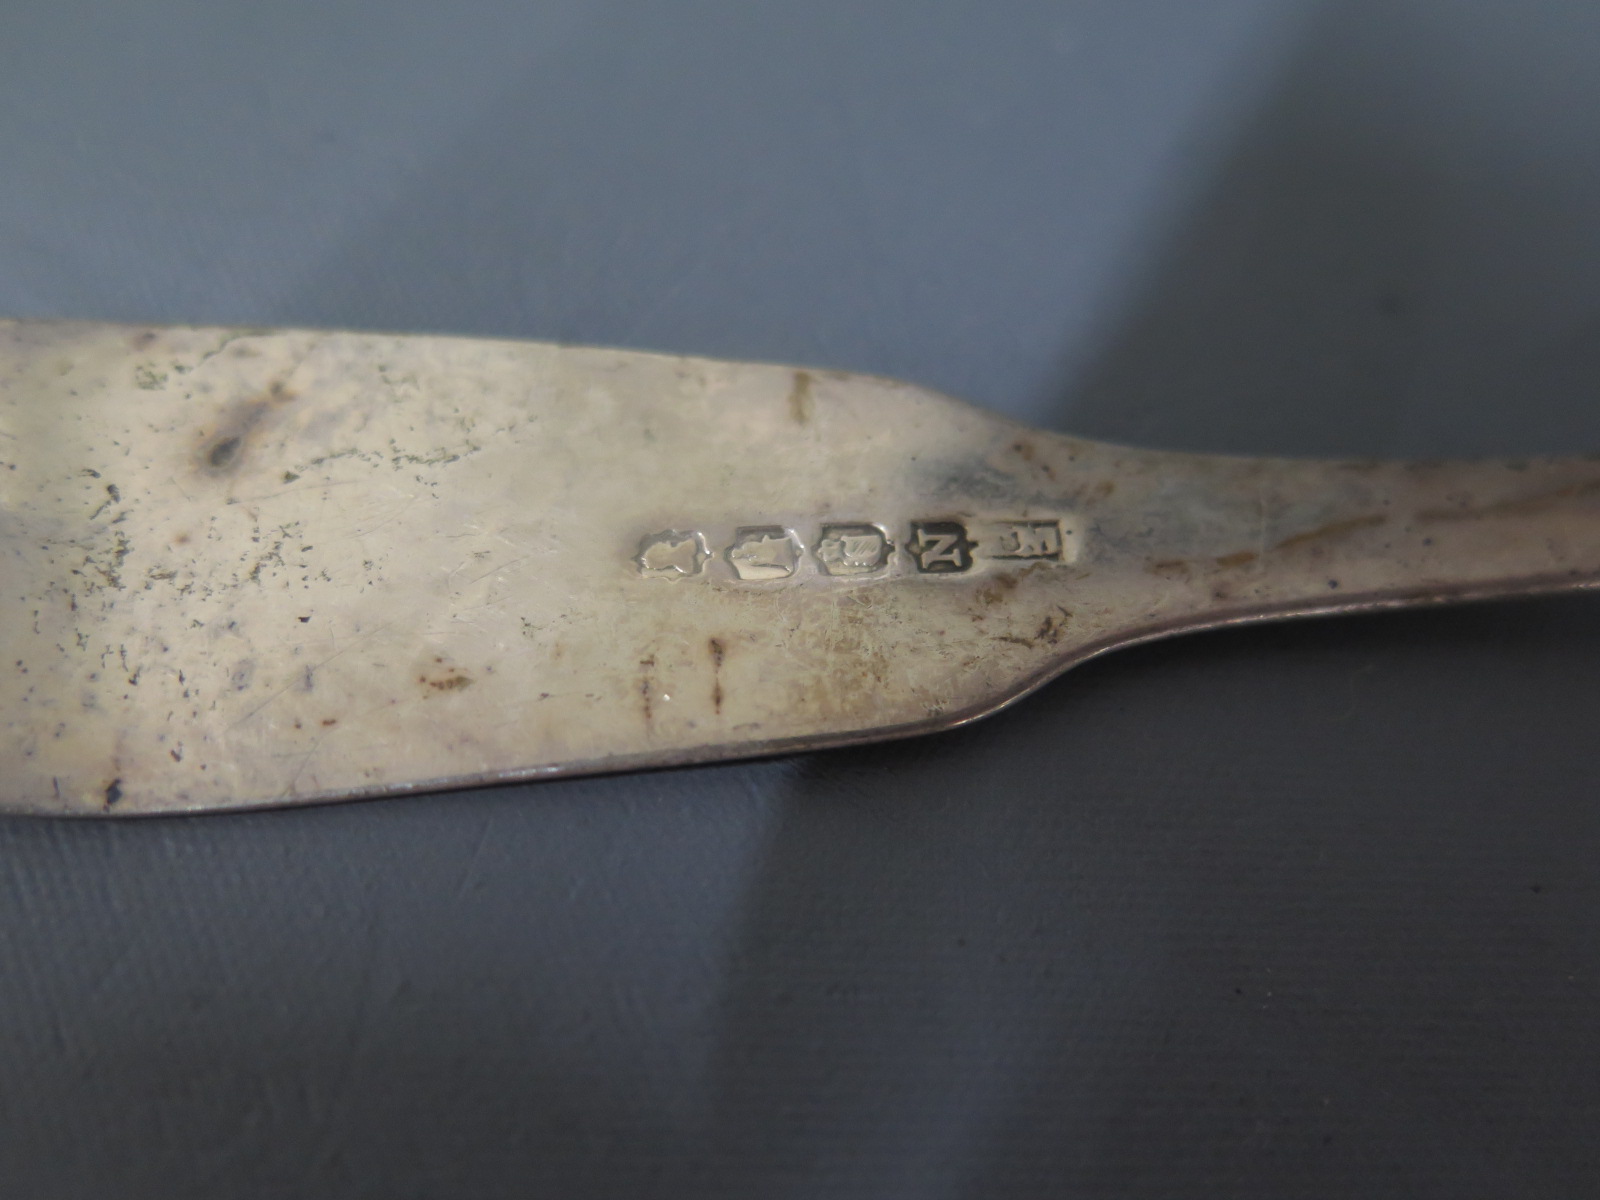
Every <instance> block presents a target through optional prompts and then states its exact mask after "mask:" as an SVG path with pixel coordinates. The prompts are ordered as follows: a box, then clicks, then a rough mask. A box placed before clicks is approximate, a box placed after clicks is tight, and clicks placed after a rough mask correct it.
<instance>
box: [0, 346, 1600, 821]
mask: <svg viewBox="0 0 1600 1200" xmlns="http://www.w3.org/2000/svg"><path fill="white" fill-rule="evenodd" d="M1597 579H1600V463H1597V462H1596V461H1595V460H1593V459H1572V460H1560V461H1520V462H1502V463H1432V464H1429V463H1382V462H1348V463H1337V462H1312V461H1292V460H1250V459H1235V458H1217V457H1202V456H1193V455H1183V454H1169V453H1159V452H1152V451H1144V450H1133V449H1126V448H1122V447H1116V446H1106V445H1099V444H1095V443H1091V442H1085V441H1079V440H1075V439H1072V438H1066V437H1061V436H1058V435H1054V434H1049V433H1042V432H1039V431H1035V430H1031V429H1028V428H1025V427H1023V426H1019V425H1016V424H1014V423H1011V422H1009V421H1006V420H1002V419H1000V418H997V417H994V416H991V415H989V414H987V413H984V412H980V411H978V410H976V409H973V408H971V407H968V406H966V405H963V404H960V403H958V402H956V401H952V400H949V399H946V398H944V397H942V396H938V395H934V394H931V393H929V392H926V391H923V390H921V389H919V388H915V387H911V386H909V385H906V384H903V383H896V382H892V381H888V380H882V379H873V378H866V377H862V376H856V375H844V374H838V373H833V372H827V371H815V370H796V369H792V368H787V367H776V366H764V365H751V364H741V363H726V362H715V361H708V360H704V359H694V358H673V357H666V356H660V355H649V354H638V353H631V352H624V351H613V350H595V349H574V348H568V347H561V346H553V345H544V344H534V343H515V342H497V341H479V340H471V339H465V338H444V337H409V336H408V337H396V336H377V335H369V334H350V333H312V332H296V331H261V330H242V329H139V328H128V327H121V326H108V325H88V324H69V323H48V324H41V323H0V586H3V590H4V601H5V603H4V607H3V608H0V656H3V657H0V768H3V769H0V809H4V810H9V811H13V812H37V813H63V814H71V813H78V814H105V813H112V814H133V813H152V812H176V811H188V810H202V809H227V808H246V807H256V806H262V805H273V804H295V803H304V802H309V801H316V800H332V799H342V798H349V797H357V796H373V795H381V794H385V793H393V792H399V791H406V790H414V789H423V788H442V787H450V786H459V785H462V784H471V783H492V782H497V781H504V780H515V779H527V778H532V777H537V776H541V775H548V774H556V773H574V772H598V771H615V770H623V769H628V768H635V767H647V766H660V765H666V764H675V763H689V762H704V761H709V760H713V759H721V758H730V757H739V756H748V755H756V754H770V753H775V752H780V751H788V750H798V749H805V748H812V747H819V746H830V745H840V744H843V743H848V742H856V741H865V740H871V739H877V738H886V737H897V736H902V735H907V734H914V733H923V732H929V731H932V730H936V729H941V728H946V727H949V726H952V725H956V724H960V723H962V722H964V721H968V720H971V719H973V718H975V717H978V716H982V715H984V714H985V713H989V712H992V711H994V710H995V709H996V708H998V707H1000V706H1002V705H1004V704H1006V703H1008V702H1009V701H1011V700H1014V699H1016V698H1017V697H1018V696H1021V695H1023V694H1024V693H1026V692H1027V691H1029V690H1030V689H1032V688H1034V687H1036V686H1038V685H1039V684H1040V683H1041V682H1043V681H1044V680H1046V679H1049V678H1051V677H1052V676H1054V675H1056V674H1058V673H1059V672H1061V671H1062V670H1064V669H1066V668H1067V667H1069V666H1071V665H1072V664H1074V663H1077V662H1080V661H1082V660H1083V659H1085V658H1087V657H1089V656H1091V655H1094V654H1097V653H1100V652H1102V651H1104V650H1107V649H1111V648H1113V647H1116V646H1119V645H1124V644H1128V643H1130V642H1135V641H1140V640H1145V639H1148V638H1152V637H1159V636H1163V635H1166V634H1171V633H1175V632H1179V631H1182V630H1186V629H1195V628H1200V627H1205V626H1213V625H1220V624H1227V623H1232V622H1238V621H1248V620H1256V619H1262V618H1272V617H1284V616H1291V615H1297V614H1312V613H1330V612H1340V611H1350V610H1359V609H1370V608H1376V607H1383V606H1392V605H1402V604H1414V603H1426V602H1432V601H1444V600H1455V599H1466V598H1472V597H1479V596H1492V595H1505V594H1514V593H1524V592H1531V591H1539V590H1548V589H1556V588H1567V587H1577V586H1583V585H1588V584H1592V583H1594V582H1595V581H1596V580H1597Z"/></svg>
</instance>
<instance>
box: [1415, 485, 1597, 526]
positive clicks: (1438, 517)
mask: <svg viewBox="0 0 1600 1200" xmlns="http://www.w3.org/2000/svg"><path fill="white" fill-rule="evenodd" d="M1597 494H1600V479H1591V480H1589V481H1588V482H1586V483H1574V484H1571V485H1569V486H1567V487H1564V488H1556V489H1555V490H1554V491H1549V492H1540V493H1538V494H1537V495H1533V496H1521V497H1518V498H1517V499H1515V500H1501V501H1498V502H1497V503H1494V504H1482V505H1478V506H1475V507H1473V506H1467V507H1462V508H1430V509H1426V510H1424V511H1422V512H1419V513H1418V514H1417V520H1419V521H1471V520H1475V519H1476V518H1478V517H1531V516H1533V515H1534V514H1536V513H1541V512H1545V511H1547V510H1548V509H1552V508H1559V507H1560V506H1561V505H1563V504H1565V503H1567V502H1568V501H1572V500H1582V499H1584V498H1585V497H1587V496H1594V495H1597Z"/></svg>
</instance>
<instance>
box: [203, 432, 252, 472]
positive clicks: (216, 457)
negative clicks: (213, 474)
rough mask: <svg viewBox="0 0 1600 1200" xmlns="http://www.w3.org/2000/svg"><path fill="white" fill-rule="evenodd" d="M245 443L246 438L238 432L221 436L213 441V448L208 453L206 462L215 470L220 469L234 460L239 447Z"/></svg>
mask: <svg viewBox="0 0 1600 1200" xmlns="http://www.w3.org/2000/svg"><path fill="white" fill-rule="evenodd" d="M243 444H244V438H242V437H240V436H239V435H238V434H234V435H232V436H231V437H225V438H221V439H220V440H218V441H215V442H212V443H211V449H210V450H209V451H207V453H206V463H207V465H208V466H210V467H211V468H212V469H213V470H217V471H220V470H222V469H223V468H225V467H226V466H227V465H228V464H229V463H231V462H232V461H233V460H234V456H235V455H237V454H238V453H239V447H240V446H241V445H243Z"/></svg>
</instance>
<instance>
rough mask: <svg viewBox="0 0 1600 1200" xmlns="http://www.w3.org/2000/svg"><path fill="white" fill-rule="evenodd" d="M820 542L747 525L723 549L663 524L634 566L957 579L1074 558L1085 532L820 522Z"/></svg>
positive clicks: (1004, 522)
mask: <svg viewBox="0 0 1600 1200" xmlns="http://www.w3.org/2000/svg"><path fill="white" fill-rule="evenodd" d="M813 528H815V529H816V535H815V536H816V541H815V542H808V540H807V539H806V538H805V537H804V536H803V534H801V533H797V532H796V531H795V529H793V528H790V527H788V526H784V525H740V526H739V527H738V528H736V529H734V530H733V533H732V539H731V540H730V541H729V542H727V543H723V542H722V540H721V538H720V537H719V538H717V539H716V544H717V545H718V547H719V549H717V550H716V551H715V552H714V553H713V551H712V550H711V549H710V546H711V545H712V542H711V540H710V539H708V537H707V535H706V533H705V532H704V531H702V530H697V529H689V530H683V529H664V530H662V531H661V532H660V533H652V534H647V535H646V536H645V537H643V538H641V539H640V541H639V552H638V553H637V554H636V555H634V557H633V563H634V566H636V567H637V568H638V571H639V574H640V575H642V576H644V577H645V578H647V579H688V578H691V577H693V576H701V577H703V578H710V579H720V580H729V581H732V582H737V583H782V582H784V581H798V580H800V579H801V578H806V579H824V580H838V581H841V582H844V581H847V580H862V581H863V582H871V581H874V580H878V579H886V578H890V577H895V576H911V577H917V578H922V577H930V576H931V577H933V578H936V579H937V578H956V577H959V576H963V575H970V574H973V573H981V572H982V571H983V570H985V569H988V570H997V569H999V568H1000V567H1002V566H1005V565H1007V564H1009V563H1015V562H1019V561H1021V562H1033V563H1059V564H1063V565H1065V564H1068V563H1071V562H1074V561H1075V560H1076V559H1077V555H1078V535H1077V532H1076V530H1075V529H1074V527H1073V525H1071V524H1068V523H1066V522H1064V521H1062V520H1060V519H1055V518H1052V519H1048V520H1046V519H1041V518H1037V517H1030V518H1023V519H1013V518H1006V517H1002V518H990V517H967V516H960V517H943V518H940V519H938V520H926V521H911V522H909V523H908V536H907V537H906V539H905V540H904V541H903V542H898V543H897V542H896V541H895V539H894V538H893V537H892V536H891V535H890V533H889V526H888V525H887V524H883V525H880V524H876V523H872V522H867V521H862V522H859V523H850V524H846V523H843V522H841V523H838V524H823V525H820V526H814V527H813ZM808 545H809V550H808V549H807V547H808Z"/></svg>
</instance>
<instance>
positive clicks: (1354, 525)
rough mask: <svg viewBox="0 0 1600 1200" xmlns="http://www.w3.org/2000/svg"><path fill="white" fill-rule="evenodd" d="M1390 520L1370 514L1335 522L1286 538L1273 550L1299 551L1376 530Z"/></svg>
mask: <svg viewBox="0 0 1600 1200" xmlns="http://www.w3.org/2000/svg"><path fill="white" fill-rule="evenodd" d="M1388 519H1389V518H1388V517H1386V516H1384V515H1383V514H1382V513H1370V514H1368V515H1367V516H1364V517H1351V518H1350V519H1349V520H1347V521H1333V522H1330V523H1329V524H1327V525H1319V526H1318V527H1317V528H1315V529H1308V530H1306V532H1304V533H1297V534H1295V535H1294V536H1293V537H1286V538H1284V539H1283V541H1281V542H1279V543H1278V544H1277V545H1276V546H1274V547H1273V549H1274V550H1298V549H1299V548H1300V547H1301V546H1309V545H1310V544H1311V543H1312V542H1325V541H1330V540H1332V539H1334V538H1341V537H1346V536H1348V535H1350V534H1352V533H1359V532H1360V531H1361V530H1363V529H1376V528H1377V527H1378V526H1379V525H1382V524H1383V523H1384V522H1385V521H1387V520H1388Z"/></svg>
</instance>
